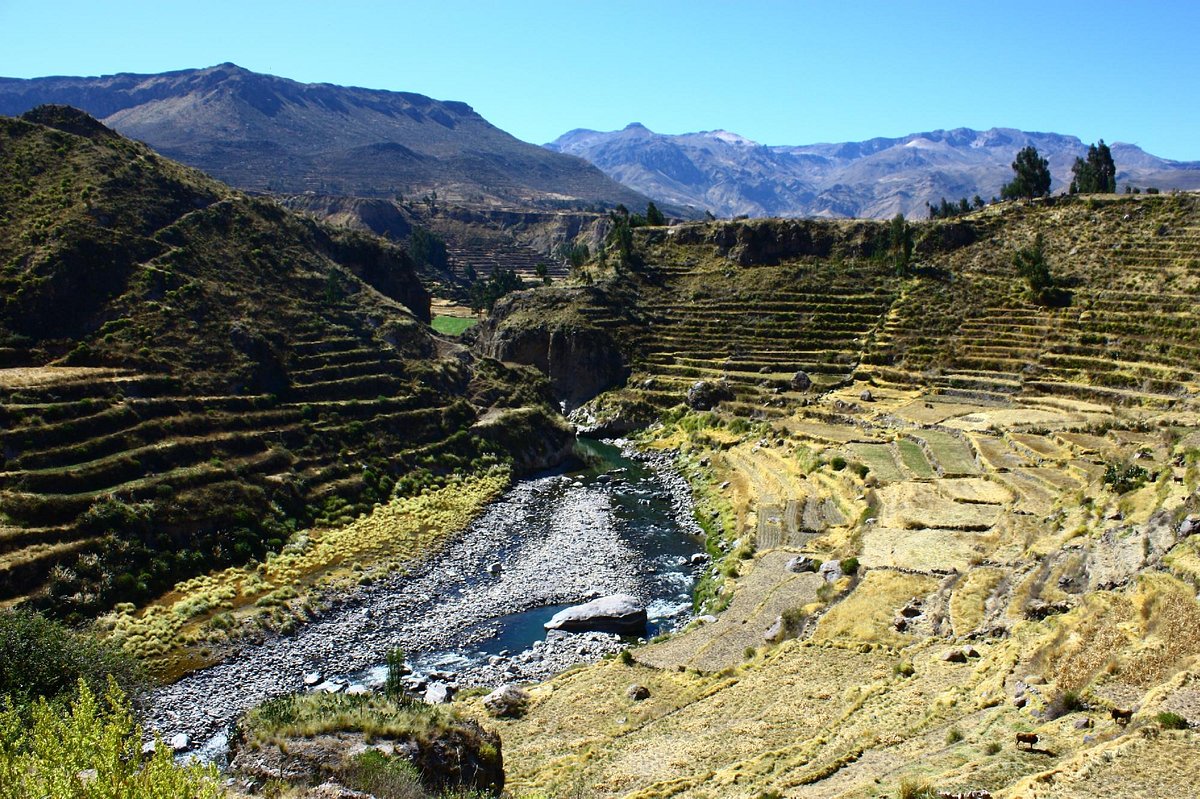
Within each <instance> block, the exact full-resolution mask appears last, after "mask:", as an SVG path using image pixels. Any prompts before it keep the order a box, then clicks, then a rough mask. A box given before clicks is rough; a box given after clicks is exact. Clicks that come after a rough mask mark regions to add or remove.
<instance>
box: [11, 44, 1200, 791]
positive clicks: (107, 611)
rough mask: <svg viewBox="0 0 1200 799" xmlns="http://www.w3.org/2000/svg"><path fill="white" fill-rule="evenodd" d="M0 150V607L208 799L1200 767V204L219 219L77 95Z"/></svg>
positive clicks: (1096, 781) (1025, 783)
mask: <svg viewBox="0 0 1200 799" xmlns="http://www.w3.org/2000/svg"><path fill="white" fill-rule="evenodd" d="M218 73H219V74H218ZM134 77H138V76H134ZM141 77H143V78H144V77H145V76H141ZM175 79H177V80H179V81H183V82H184V83H188V82H189V81H192V82H194V81H205V80H211V81H215V82H216V83H217V84H220V85H222V86H225V88H228V86H226V84H227V83H229V82H230V81H233V82H234V83H239V85H241V84H245V85H243V86H242V88H246V85H253V76H252V73H248V74H242V73H241V72H238V71H236V70H235V69H226V68H219V69H217V70H216V71H212V70H210V71H207V72H206V73H204V74H200V75H196V74H189V75H183V76H175ZM130 80H132V78H130ZM135 83H136V86H135V87H134V88H136V90H137V91H146V87H145V86H143V85H142V84H143V83H145V81H140V82H139V81H135ZM151 83H153V82H152V81H151ZM65 85H66V84H63V86H65ZM122 85H123V84H122ZM132 85H133V84H131V86H132ZM188 85H190V84H188ZM63 86H59V87H58V88H56V91H66V90H67V89H66V88H63ZM138 87H140V88H138ZM0 88H3V87H0ZM67 88H70V87H67ZM276 88H277V89H278V87H276ZM318 89H319V87H316V88H314V87H313V86H308V87H307V88H306V87H303V86H301V87H300V88H296V87H294V86H292V87H291V88H289V89H288V91H294V92H299V93H300V94H298V95H295V96H292V95H289V97H291V100H289V102H292V103H293V104H294V105H296V106H297V107H300V106H302V105H303V104H305V103H317V101H318V99H320V98H326V100H327V99H328V98H327V97H326V96H325V94H324V93H323V92H325V89H320V90H318ZM71 90H72V91H74V90H75V89H71ZM127 90H128V91H133V90H134V89H129V88H127ZM221 96H222V97H223V96H225V95H221ZM234 96H235V97H240V98H241V99H243V100H244V99H246V97H245V96H243V95H236V94H235V95H234ZM256 96H257V95H253V93H251V99H254V97H256ZM418 97H419V96H418ZM260 99H261V98H260ZM393 99H395V98H393ZM402 99H404V101H405V102H408V103H411V104H413V105H414V107H421V108H425V107H426V106H427V105H429V103H434V102H435V101H428V103H425V102H424V100H428V98H424V100H421V99H414V98H413V97H405V98H402ZM363 102H364V103H365V101H363ZM429 107H430V108H433V106H429ZM363 108H364V109H366V110H363V111H362V113H364V114H365V113H366V111H368V110H371V109H369V108H368V107H367V106H366V105H364V106H363ZM260 110H261V109H260ZM427 110H428V109H427ZM435 110H436V109H435ZM468 110H469V109H468ZM450 111H454V112H455V113H461V114H463V115H466V114H467V111H464V110H462V109H455V108H450ZM429 113H431V114H432V113H433V111H430V112H429ZM447 113H449V111H448V112H447ZM113 114H117V115H118V116H119V113H118V111H117V110H114V111H113ZM268 116H269V115H268ZM409 118H410V119H412V117H411V115H410V117H409ZM429 119H433V121H434V122H436V121H437V120H436V119H434V118H433V117H432V116H430V117H429ZM463 119H464V120H465V121H462V124H463V126H466V125H467V121H471V120H466V117H465V116H464V117H463ZM477 122H478V123H479V124H483V123H482V122H481V118H480V119H479V120H478V121H471V124H477ZM403 124H405V125H407V124H408V123H407V122H405V123H403ZM422 124H424V123H422ZM440 124H442V125H443V126H444V127H451V126H449V125H447V124H446V123H445V121H444V120H443V122H442V123H440ZM456 124H457V123H456ZM514 141H515V140H514ZM0 144H3V147H0V159H2V160H3V164H2V165H3V167H4V169H3V170H2V171H0V200H2V201H3V202H2V203H0V209H2V212H3V214H4V225H3V227H2V228H0V290H2V291H3V295H2V298H3V302H2V303H0V422H2V427H0V448H2V449H0V456H2V460H0V602H2V603H3V604H4V612H5V613H6V614H7V613H9V612H10V610H11V609H12V608H20V609H21V611H20V612H22V613H23V612H25V611H27V610H30V609H36V610H38V611H41V612H44V613H45V614H48V616H50V617H52V618H55V619H59V620H63V621H66V622H69V623H71V624H74V625H76V626H77V627H79V628H81V629H85V630H86V631H87V632H86V634H88V635H94V636H97V637H98V638H99V639H101V640H103V641H105V642H107V644H108V645H111V646H113V647H115V648H117V649H119V650H120V651H122V652H124V653H125V655H126V656H130V657H131V658H133V659H135V660H136V662H137V663H139V664H141V665H142V666H144V667H145V668H146V669H148V671H149V672H150V673H151V674H152V675H153V676H154V677H156V678H158V679H159V680H160V681H161V683H162V684H161V685H160V686H159V687H157V688H155V689H154V690H153V691H152V692H151V693H150V694H149V695H148V699H147V700H146V701H147V702H148V704H147V705H146V706H145V708H143V709H144V710H145V712H146V713H147V719H148V721H149V723H150V726H151V728H152V729H153V730H155V731H157V732H159V733H161V734H162V735H163V736H165V740H166V742H165V743H164V742H162V741H160V742H159V743H160V744H161V745H162V746H164V747H169V748H170V749H171V750H172V751H173V752H174V753H177V754H179V755H180V756H181V758H186V757H188V756H189V755H199V756H201V757H202V758H203V759H205V760H215V761H217V762H220V763H221V764H222V765H223V767H225V768H227V769H228V772H227V776H225V777H222V778H221V779H222V780H225V781H224V782H222V785H223V787H222V788H220V790H222V791H225V792H226V795H229V796H259V795H268V794H270V795H275V796H290V797H301V796H310V797H314V799H315V797H321V796H326V797H327V796H342V797H348V796H351V795H352V794H351V793H347V792H348V791H349V790H350V788H349V787H348V786H347V785H346V784H345V783H346V782H354V781H355V780H359V781H358V782H354V784H355V785H363V784H366V782H365V780H366V778H365V777H363V776H362V774H361V773H360V772H361V771H362V769H364V768H365V766H364V765H363V764H364V762H366V763H368V764H369V763H370V762H372V761H371V758H377V759H379V758H382V761H381V762H382V763H383V764H384V765H383V766H380V768H383V769H385V770H386V769H389V768H392V767H393V766H394V767H396V768H401V766H403V767H404V768H409V769H410V770H411V769H412V768H415V767H413V766H411V765H410V761H411V762H419V763H422V764H424V765H422V766H421V768H423V769H426V770H425V771H422V772H421V773H420V774H418V775H417V776H411V775H410V777H411V779H412V780H415V781H416V782H414V783H413V784H414V785H416V786H417V787H414V788H413V790H414V791H417V790H419V791H420V793H412V794H409V795H411V796H428V795H435V794H431V793H430V792H432V791H444V790H457V789H473V788H479V789H480V790H484V791H486V792H488V793H489V794H491V795H497V794H499V792H500V790H501V786H503V790H504V791H505V795H509V796H514V797H528V798H529V799H534V798H535V797H547V798H549V797H631V798H633V797H636V798H639V799H652V798H655V799H657V798H659V797H662V798H665V797H697V798H700V797H704V798H706V799H708V798H711V799H717V797H746V799H761V798H763V797H782V796H788V797H834V796H836V797H845V798H846V799H858V798H859V797H862V798H863V799H866V797H883V796H887V797H892V796H901V797H909V798H910V799H913V798H915V797H932V796H956V797H963V796H969V797H984V796H988V797H1011V798H1012V799H1016V797H1085V796H1093V795H1095V794H1096V793H1098V792H1101V791H1108V790H1113V788H1112V786H1119V788H1120V790H1122V791H1124V792H1125V793H1127V794H1128V795H1132V796H1162V795H1173V794H1177V793H1180V791H1181V788H1180V786H1187V785H1190V784H1192V782H1193V781H1194V780H1195V779H1196V778H1197V777H1200V758H1198V757H1197V756H1196V754H1195V753H1196V747H1195V735H1196V732H1195V729H1194V728H1195V727H1196V726H1197V725H1198V724H1200V691H1198V690H1197V687H1196V685H1197V679H1200V600H1198V598H1197V590H1198V587H1200V493H1198V492H1200V405H1198V404H1197V397H1198V396H1200V382H1198V381H1197V377H1196V369H1195V364H1196V363H1197V356H1198V355H1200V330H1198V329H1197V326H1196V312H1195V310H1194V308H1195V304H1196V300H1197V298H1198V297H1200V196H1197V195H1196V194H1195V193H1191V192H1172V193H1162V194H1159V193H1155V194H1138V195H1134V194H1129V195H1120V194H1072V195H1058V196H1046V197H1038V198H1036V199H1023V200H1012V201H1006V202H997V203H994V204H990V205H986V206H984V207H979V208H974V209H970V210H968V211H967V212H965V213H963V214H962V215H959V216H956V217H954V218H948V219H934V220H929V221H921V222H912V221H908V220H906V219H904V218H903V217H896V218H893V219H892V220H891V221H890V222H880V221H873V220H870V219H733V220H708V221H684V220H680V219H671V220H667V219H665V218H663V219H656V220H655V221H662V222H665V224H654V223H652V222H650V220H649V219H647V217H650V216H651V214H650V209H649V208H647V209H646V210H647V213H646V217H642V216H641V215H640V213H639V211H640V208H639V209H638V210H635V211H633V212H632V213H631V212H630V211H628V210H627V209H626V210H622V209H621V208H618V207H616V206H615V204H614V205H613V206H611V207H610V206H609V205H608V200H607V199H605V198H599V197H594V198H591V200H589V201H588V202H583V201H582V200H583V198H584V197H583V194H582V193H580V194H579V195H578V196H576V197H575V199H576V200H579V201H580V202H574V200H573V201H572V202H573V203H574V204H572V205H571V207H565V206H564V207H556V206H555V205H554V204H553V203H550V204H547V203H543V202H540V201H539V202H528V203H527V205H526V207H523V208H518V207H515V206H517V205H520V203H518V202H517V201H516V200H514V199H513V197H515V196H516V195H512V196H508V197H507V199H505V200H504V202H499V201H497V202H495V203H492V202H491V201H487V202H475V201H471V202H467V203H465V204H455V203H452V202H448V201H446V200H445V199H444V198H442V199H435V198H434V197H433V196H432V192H433V191H434V189H433V188H432V184H431V186H430V187H429V189H428V190H429V191H430V192H431V193H430V195H429V199H428V200H427V201H426V200H415V201H414V200H413V199H412V198H409V199H407V200H405V199H402V198H398V197H387V196H383V195H385V194H386V193H382V192H373V191H364V192H362V194H364V195H370V194H372V193H374V194H376V195H380V196H359V197H346V196H333V195H328V194H318V193H316V192H315V191H314V192H313V193H311V194H309V193H296V192H297V191H302V189H296V188H295V187H288V190H287V191H285V192H282V193H280V194H279V195H278V196H267V195H256V194H247V193H244V192H243V191H240V190H238V189H233V188H229V187H228V186H225V185H224V184H222V183H219V182H217V181H216V180H214V179H212V178H209V177H207V176H206V175H204V174H202V173H200V172H197V171H195V170H193V169H191V168H189V167H185V166H183V165H181V164H178V163H175V162H173V161H170V160H168V159H167V158H165V157H164V156H162V155H159V154H158V153H156V152H155V151H154V150H152V149H150V147H148V146H147V145H144V144H140V143H137V142H134V141H132V140H129V139H126V138H124V137H122V136H121V135H119V134H118V133H116V132H114V131H113V130H111V129H109V128H107V127H105V126H104V125H102V124H101V123H99V122H97V121H96V120H95V119H92V118H91V117H89V116H87V115H86V114H84V113H82V112H81V111H78V110H75V109H71V108H68V107H65V106H40V107H38V108H36V109H34V110H33V111H30V112H28V113H26V114H25V115H24V116H22V117H19V118H3V119H0ZM392 155H395V153H392ZM531 157H532V156H531ZM576 166H578V165H576ZM526 168H527V167H522V166H520V165H518V166H517V169H518V171H521V170H524V169H526ZM534 171H536V170H534ZM588 174H589V175H590V177H588V180H589V181H590V180H593V179H594V178H595V175H591V174H590V173H588ZM581 179H582V178H581ZM546 180H550V178H548V177H547V178H546ZM589 185H591V184H589ZM605 185H607V184H605ZM514 191H515V190H514ZM605 191H607V189H605ZM439 195H440V190H439ZM607 196H608V195H605V197H607ZM613 196H617V195H613ZM460 199H461V198H460ZM542 199H544V198H542ZM639 199H641V198H640V197H639ZM510 200H511V201H512V204H513V206H514V207H510V206H509V205H508V203H509V201H510ZM529 200H530V197H529V196H524V198H523V199H522V202H526V201H529ZM439 203H441V205H439ZM417 229H420V230H423V231H426V232H428V231H433V232H435V233H436V234H437V235H439V236H444V239H445V240H444V241H443V242H442V243H443V244H445V245H446V247H447V250H448V252H449V255H450V258H449V259H448V260H447V262H446V263H444V264H442V265H440V266H439V265H435V264H433V263H431V262H429V261H425V260H419V259H417V258H415V257H414V255H413V250H414V249H416V248H417V246H418V245H417V244H416V242H417V241H420V240H421V238H420V236H419V235H418V236H416V237H414V231H415V230H417ZM401 241H403V242H404V244H403V246H401V244H400V243H399V242H401ZM424 241H425V244H426V245H428V239H426V240H424ZM550 252H552V253H558V254H559V256H560V257H559V258H558V260H554V261H553V262H552V263H550V264H546V263H545V262H542V261H540V260H539V258H540V257H541V256H542V255H544V254H546V253H550ZM568 262H572V263H571V266H570V267H569V268H568V266H567V264H568ZM1030 264H1033V265H1034V266H1035V267H1036V268H1035V269H1031V268H1029V267H1030ZM468 267H469V269H470V271H471V272H473V273H474V274H475V279H478V278H486V277H490V276H491V275H493V274H499V273H501V272H503V271H506V270H508V269H512V270H513V272H514V273H517V274H520V275H521V276H522V277H524V278H525V279H526V280H527V281H528V282H529V283H530V284H534V283H541V285H536V286H527V287H525V288H524V289H523V290H517V291H512V292H508V293H505V294H504V296H500V297H498V298H493V301H494V302H493V303H492V304H491V308H490V310H489V311H488V312H487V313H486V314H485V313H477V312H476V310H475V309H472V308H469V307H468V306H467V305H465V304H464V303H467V302H470V301H471V300H472V299H474V298H473V297H472V296H470V295H469V294H466V293H465V292H467V291H468V290H469V285H470V283H471V282H472V279H468V278H467V272H468ZM539 267H541V268H540V269H539ZM539 271H540V273H541V274H539ZM543 278H547V279H545V280H543ZM439 309H440V310H439ZM439 319H441V320H443V321H441V322H439V321H438V320H439ZM446 319H454V320H455V321H454V322H451V323H447V322H445V321H444V320H446ZM460 320H461V321H460ZM431 323H432V324H431ZM471 323H474V324H471ZM439 324H440V325H441V327H439ZM447 324H449V325H450V326H447ZM597 439H604V440H606V441H607V443H598V441H597ZM621 595H628V597H627V598H628V600H629V602H631V603H632V604H633V605H635V606H636V608H637V612H638V613H644V614H645V615H646V616H647V617H648V621H649V624H648V626H646V627H645V628H644V630H643V629H642V628H639V630H638V633H637V634H635V635H626V636H625V637H623V638H622V637H620V636H618V635H616V634H615V633H613V634H610V633H601V632H597V631H589V632H583V633H572V632H564V631H560V630H555V631H550V632H546V630H545V628H544V625H545V624H546V623H547V622H548V621H550V619H551V617H552V616H553V615H554V614H555V613H556V612H557V611H561V610H564V609H567V608H572V607H574V606H576V605H579V604H581V603H584V602H587V601H589V600H594V599H597V598H607V599H612V598H613V597H614V596H621ZM622 601H624V600H622ZM576 610H577V609H576ZM634 615H635V616H636V614H634ZM4 618H5V619H8V618H19V617H18V616H17V614H13V615H12V616H7V615H6V616H5V617H4ZM81 634H82V633H81ZM397 647H399V648H400V649H402V650H403V653H402V656H400V655H397V654H396V652H395V650H396V648H397ZM397 661H402V662H397ZM401 666H403V669H401ZM398 682H399V683H400V684H401V687H399V688H398V687H397V683H398ZM498 688H500V689H504V690H505V691H509V692H510V693H507V694H504V695H501V696H499V697H498V696H497V695H496V694H494V693H491V692H492V690H493V689H498ZM5 712H6V713H7V710H6V711H5ZM4 719H7V721H6V722H5V723H6V724H10V726H11V729H18V728H19V727H20V722H19V719H18V717H17V716H16V715H12V714H9V715H5V716H4ZM381 719H382V721H381ZM14 720H17V721H14ZM405 725H407V726H405ZM181 736H182V737H181ZM451 750H453V751H454V752H456V753H457V754H455V755H454V756H453V757H451V756H450V755H447V754H446V753H447V752H449V751H451ZM464 753H465V754H464ZM227 754H228V755H230V756H231V757H230V759H228V760H226V759H225V757H226V755H227ZM364 757H365V758H366V760H365V761H364V759H363V758H364ZM130 760H135V761H136V757H126V758H125V761H130ZM396 764H401V765H396ZM430 764H433V765H430ZM168 765H169V764H168ZM376 765H378V764H376ZM164 768H165V766H164ZM77 771H78V772H82V771H86V769H79V770H77ZM12 773H16V772H12ZM206 773H210V772H206ZM405 773H407V772H405ZM210 774H211V773H210ZM356 775H357V776H356ZM393 776H394V775H393ZM72 779H82V778H81V777H79V776H78V773H76V774H74V775H73V776H72ZM396 779H399V778H398V777H397V778H396ZM406 779H408V778H407V777H406ZM339 780H341V781H342V782H340V783H339V782H338V781H339ZM210 783H211V784H212V785H214V786H215V785H216V783H215V782H211V780H210ZM321 783H326V784H325V785H322V784H321ZM215 790H217V788H215V787H214V791H215ZM356 790H357V789H356ZM363 790H366V789H363ZM338 791H342V793H340V794H339V793H337V792H338ZM359 795H360V796H362V795H366V794H359ZM376 795H380V796H383V795H386V794H385V793H384V792H382V791H379V792H377V793H376Z"/></svg>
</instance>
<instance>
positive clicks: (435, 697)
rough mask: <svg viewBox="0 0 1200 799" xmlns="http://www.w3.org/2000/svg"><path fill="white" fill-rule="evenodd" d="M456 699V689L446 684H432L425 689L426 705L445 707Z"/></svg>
mask: <svg viewBox="0 0 1200 799" xmlns="http://www.w3.org/2000/svg"><path fill="white" fill-rule="evenodd" d="M453 697H454V689H453V688H451V687H450V686H449V685H447V684H446V683H444V682H435V683H431V684H430V685H429V687H428V688H426V689H425V696H424V697H423V699H424V700H425V704H427V705H444V704H446V703H447V702H449V701H450V700H451V699H452V698H453Z"/></svg>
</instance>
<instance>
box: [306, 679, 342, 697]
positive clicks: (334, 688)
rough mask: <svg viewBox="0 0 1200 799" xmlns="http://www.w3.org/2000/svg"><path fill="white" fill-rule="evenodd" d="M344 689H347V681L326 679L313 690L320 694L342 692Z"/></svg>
mask: <svg viewBox="0 0 1200 799" xmlns="http://www.w3.org/2000/svg"><path fill="white" fill-rule="evenodd" d="M344 690H346V683H344V682H338V681H337V680H326V681H325V682H323V683H321V684H320V685H317V686H314V687H313V691H315V692H317V693H319V694H340V693H341V692H342V691H344Z"/></svg>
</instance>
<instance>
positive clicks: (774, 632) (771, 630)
mask: <svg viewBox="0 0 1200 799" xmlns="http://www.w3.org/2000/svg"><path fill="white" fill-rule="evenodd" d="M782 638H783V616H776V617H775V622H774V623H773V624H772V625H771V626H770V627H768V628H767V629H766V631H765V632H763V640H764V641H766V642H767V643H771V644H775V643H779V641H780V639H782Z"/></svg>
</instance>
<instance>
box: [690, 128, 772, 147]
mask: <svg viewBox="0 0 1200 799" xmlns="http://www.w3.org/2000/svg"><path fill="white" fill-rule="evenodd" d="M702 135H704V136H707V137H708V138H710V139H716V140H717V141H723V142H725V143H726V144H738V145H742V146H744V147H758V146H759V145H758V142H756V141H754V140H753V139H747V138H746V137H745V136H742V135H740V134H737V133H733V132H732V131H728V130H720V129H718V130H710V131H707V132H705V133H703V134H702Z"/></svg>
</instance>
